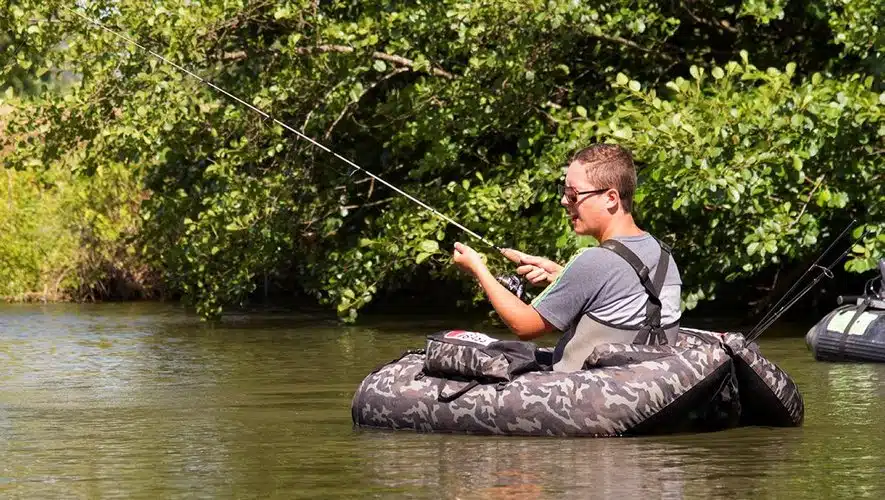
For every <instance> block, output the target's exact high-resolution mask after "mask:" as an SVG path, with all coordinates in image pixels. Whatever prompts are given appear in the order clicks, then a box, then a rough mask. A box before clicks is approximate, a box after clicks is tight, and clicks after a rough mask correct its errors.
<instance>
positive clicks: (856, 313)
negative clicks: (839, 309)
mask: <svg viewBox="0 0 885 500" xmlns="http://www.w3.org/2000/svg"><path fill="white" fill-rule="evenodd" d="M869 306H870V299H869V297H867V298H866V299H864V301H863V302H861V303H860V305H859V306H857V311H854V316H852V317H851V320H850V321H849V322H848V325H847V326H846V327H845V331H844V332H843V336H842V338H841V339H840V340H839V351H838V352H839V354H844V353H845V347H846V344H847V343H848V336H849V333H848V332H849V331H851V327H852V326H854V322H855V321H857V319H858V318H860V315H861V314H863V313H864V311H866V310H867V308H868V307H869Z"/></svg>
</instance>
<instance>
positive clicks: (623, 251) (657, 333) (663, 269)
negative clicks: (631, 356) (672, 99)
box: [599, 238, 670, 345]
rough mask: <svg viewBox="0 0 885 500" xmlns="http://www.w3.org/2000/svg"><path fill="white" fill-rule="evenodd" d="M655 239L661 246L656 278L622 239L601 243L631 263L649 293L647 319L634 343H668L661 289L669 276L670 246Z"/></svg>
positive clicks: (601, 245)
mask: <svg viewBox="0 0 885 500" xmlns="http://www.w3.org/2000/svg"><path fill="white" fill-rule="evenodd" d="M655 241H657V242H658V245H660V247H661V256H660V258H659V259H658V266H657V269H656V271H655V276H654V280H651V279H649V273H650V270H649V268H648V266H646V265H645V264H644V263H643V262H642V259H640V258H639V257H638V256H637V255H636V254H635V253H633V251H632V250H630V249H629V248H627V246H626V245H624V244H623V243H621V242H620V241H617V240H605V241H603V242H602V243H600V244H599V246H600V247H602V248H605V249H606V250H610V251H612V252H614V253H615V254H616V255H618V256H619V257H621V258H622V259H624V260H625V261H627V263H628V264H630V267H632V268H633V270H634V271H635V272H636V275H637V276H638V277H639V282H640V283H641V284H642V287H643V288H645V292H646V293H647V294H648V303H647V304H646V307H645V321H643V322H642V325H641V328H640V330H639V333H638V334H637V335H636V337H635V338H634V339H633V343H634V344H644V345H666V344H667V335H666V334H665V333H664V329H663V328H662V327H661V309H662V304H661V290H662V289H663V287H664V279H665V278H666V277H667V269H668V268H669V267H670V247H668V246H667V245H665V244H664V243H661V242H660V241H659V240H658V239H657V238H655Z"/></svg>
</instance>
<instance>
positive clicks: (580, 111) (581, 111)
mask: <svg viewBox="0 0 885 500" xmlns="http://www.w3.org/2000/svg"><path fill="white" fill-rule="evenodd" d="M575 112H576V113H578V116H580V117H581V118H587V109H586V108H585V107H584V106H578V107H576V108H575Z"/></svg>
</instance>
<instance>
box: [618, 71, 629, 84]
mask: <svg viewBox="0 0 885 500" xmlns="http://www.w3.org/2000/svg"><path fill="white" fill-rule="evenodd" d="M629 81H630V79H629V78H627V75H625V74H624V73H618V76H616V77H615V83H617V84H618V85H621V86H623V85H627V82H629Z"/></svg>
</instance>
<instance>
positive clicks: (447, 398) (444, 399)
mask: <svg viewBox="0 0 885 500" xmlns="http://www.w3.org/2000/svg"><path fill="white" fill-rule="evenodd" d="M446 382H448V380H446V379H441V380H440V381H439V386H438V387H437V396H436V400H437V401H439V402H440V403H451V402H452V401H454V400H456V399H458V398H460V397H461V396H463V395H464V394H465V393H466V392H467V391H469V390H470V389H473V388H474V387H476V386H478V385H479V380H471V381H470V382H469V383H468V384H466V385H465V386H464V387H462V388H460V389H458V390H457V391H455V392H453V393H451V394H445V395H444V394H443V388H445V386H446Z"/></svg>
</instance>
